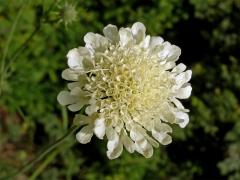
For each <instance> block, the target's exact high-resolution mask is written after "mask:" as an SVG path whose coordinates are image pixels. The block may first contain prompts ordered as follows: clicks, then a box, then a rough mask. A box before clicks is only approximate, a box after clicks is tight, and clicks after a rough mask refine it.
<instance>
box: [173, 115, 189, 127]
mask: <svg viewBox="0 0 240 180" xmlns="http://www.w3.org/2000/svg"><path fill="white" fill-rule="evenodd" d="M175 115H176V118H177V122H176V123H177V124H178V125H179V126H180V127H181V128H184V127H185V126H186V125H187V124H188V123H189V116H188V114H187V113H185V112H181V111H179V112H176V114H175Z"/></svg>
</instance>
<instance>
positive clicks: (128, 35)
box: [119, 28, 134, 47]
mask: <svg viewBox="0 0 240 180" xmlns="http://www.w3.org/2000/svg"><path fill="white" fill-rule="evenodd" d="M119 36H120V42H119V44H120V46H122V47H124V46H129V45H131V44H133V42H134V41H133V35H132V32H131V30H130V29H129V28H121V29H120V30H119Z"/></svg>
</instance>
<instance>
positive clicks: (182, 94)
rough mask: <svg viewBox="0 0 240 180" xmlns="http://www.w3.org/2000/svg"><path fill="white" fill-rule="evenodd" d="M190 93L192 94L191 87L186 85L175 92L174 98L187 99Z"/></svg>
mask: <svg viewBox="0 0 240 180" xmlns="http://www.w3.org/2000/svg"><path fill="white" fill-rule="evenodd" d="M191 92H192V86H191V85H190V84H187V86H185V87H182V88H181V89H179V90H178V91H177V93H176V98H179V99H187V98H189V96H190V95H191Z"/></svg>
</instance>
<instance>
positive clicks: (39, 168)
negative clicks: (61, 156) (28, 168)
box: [29, 149, 60, 180]
mask: <svg viewBox="0 0 240 180" xmlns="http://www.w3.org/2000/svg"><path fill="white" fill-rule="evenodd" d="M59 152H60V149H56V150H55V151H53V152H52V153H51V154H49V155H48V157H47V158H46V160H45V161H44V162H43V163H42V164H41V165H40V166H39V167H38V168H37V169H36V170H35V171H34V173H33V174H32V175H31V176H30V178H29V180H34V179H36V178H37V177H38V176H39V174H41V172H42V171H43V170H44V169H45V168H46V167H47V165H48V164H49V163H50V162H52V160H53V159H54V158H55V157H56V156H57V155H58V153H59Z"/></svg>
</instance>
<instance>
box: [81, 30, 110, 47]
mask: <svg viewBox="0 0 240 180" xmlns="http://www.w3.org/2000/svg"><path fill="white" fill-rule="evenodd" d="M84 42H85V43H86V47H87V48H89V49H91V50H94V51H99V52H104V51H105V50H106V49H107V48H108V45H109V42H108V39H107V38H105V37H104V36H102V35H100V34H94V33H92V32H89V33H87V34H86V35H85V36H84Z"/></svg>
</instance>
